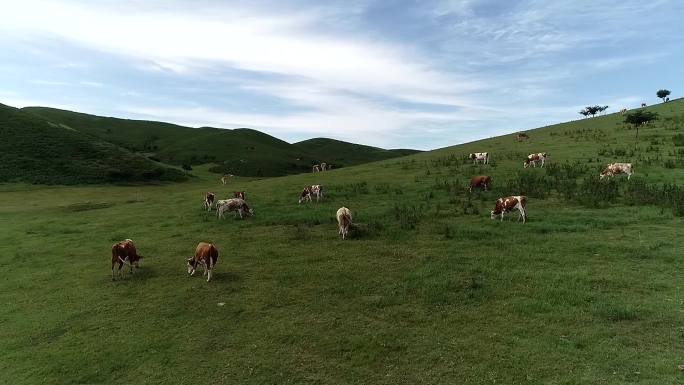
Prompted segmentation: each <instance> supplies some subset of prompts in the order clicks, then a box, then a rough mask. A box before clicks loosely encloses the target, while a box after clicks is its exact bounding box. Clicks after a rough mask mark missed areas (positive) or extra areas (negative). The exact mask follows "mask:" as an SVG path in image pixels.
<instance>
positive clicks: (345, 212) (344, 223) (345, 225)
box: [336, 207, 352, 239]
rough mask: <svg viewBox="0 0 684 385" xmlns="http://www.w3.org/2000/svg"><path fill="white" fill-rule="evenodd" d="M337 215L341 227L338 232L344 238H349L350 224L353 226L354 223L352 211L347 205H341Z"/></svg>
mask: <svg viewBox="0 0 684 385" xmlns="http://www.w3.org/2000/svg"><path fill="white" fill-rule="evenodd" d="M336 217H337V225H338V227H339V231H338V232H337V233H338V234H340V235H341V236H342V239H345V238H347V234H349V226H351V223H352V214H351V211H349V209H348V208H346V207H340V208H339V210H337V215H336Z"/></svg>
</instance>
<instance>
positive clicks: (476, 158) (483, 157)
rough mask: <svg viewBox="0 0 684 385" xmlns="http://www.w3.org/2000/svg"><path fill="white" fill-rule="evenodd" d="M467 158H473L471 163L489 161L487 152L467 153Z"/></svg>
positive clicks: (486, 162) (485, 162)
mask: <svg viewBox="0 0 684 385" xmlns="http://www.w3.org/2000/svg"><path fill="white" fill-rule="evenodd" d="M468 158H469V159H472V160H473V164H475V163H480V162H482V163H483V164H488V163H489V153H488V152H476V153H473V154H470V155H468Z"/></svg>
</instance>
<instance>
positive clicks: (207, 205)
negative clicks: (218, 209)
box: [204, 192, 215, 211]
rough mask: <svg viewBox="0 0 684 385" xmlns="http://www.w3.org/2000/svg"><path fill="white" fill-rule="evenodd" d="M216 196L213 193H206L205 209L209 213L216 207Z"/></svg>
mask: <svg viewBox="0 0 684 385" xmlns="http://www.w3.org/2000/svg"><path fill="white" fill-rule="evenodd" d="M214 198H215V196H214V194H213V193H210V192H208V193H205V194H204V209H205V210H207V211H211V208H212V206H214Z"/></svg>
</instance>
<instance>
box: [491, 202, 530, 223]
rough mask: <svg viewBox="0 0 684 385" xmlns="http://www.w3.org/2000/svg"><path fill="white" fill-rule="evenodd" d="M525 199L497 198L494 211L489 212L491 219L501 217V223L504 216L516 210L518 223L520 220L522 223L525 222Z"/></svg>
mask: <svg viewBox="0 0 684 385" xmlns="http://www.w3.org/2000/svg"><path fill="white" fill-rule="evenodd" d="M526 206H527V197H526V196H522V195H517V196H509V197H505V198H499V199H497V200H496V206H494V210H492V211H491V218H492V219H496V216H497V215H501V221H503V219H504V214H505V213H508V212H511V211H513V210H514V209H518V211H519V212H520V213H519V214H518V221H520V218H522V220H523V223H525V222H526V221H527V209H526Z"/></svg>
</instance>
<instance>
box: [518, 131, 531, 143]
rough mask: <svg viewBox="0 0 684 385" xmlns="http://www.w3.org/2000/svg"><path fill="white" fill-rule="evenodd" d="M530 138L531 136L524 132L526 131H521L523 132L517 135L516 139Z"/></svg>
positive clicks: (519, 140) (520, 140)
mask: <svg viewBox="0 0 684 385" xmlns="http://www.w3.org/2000/svg"><path fill="white" fill-rule="evenodd" d="M529 138H530V136H529V135H527V134H526V133H524V132H521V133H519V134H518V135H516V136H515V140H517V141H518V142H522V141H523V140H526V139H529Z"/></svg>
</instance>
